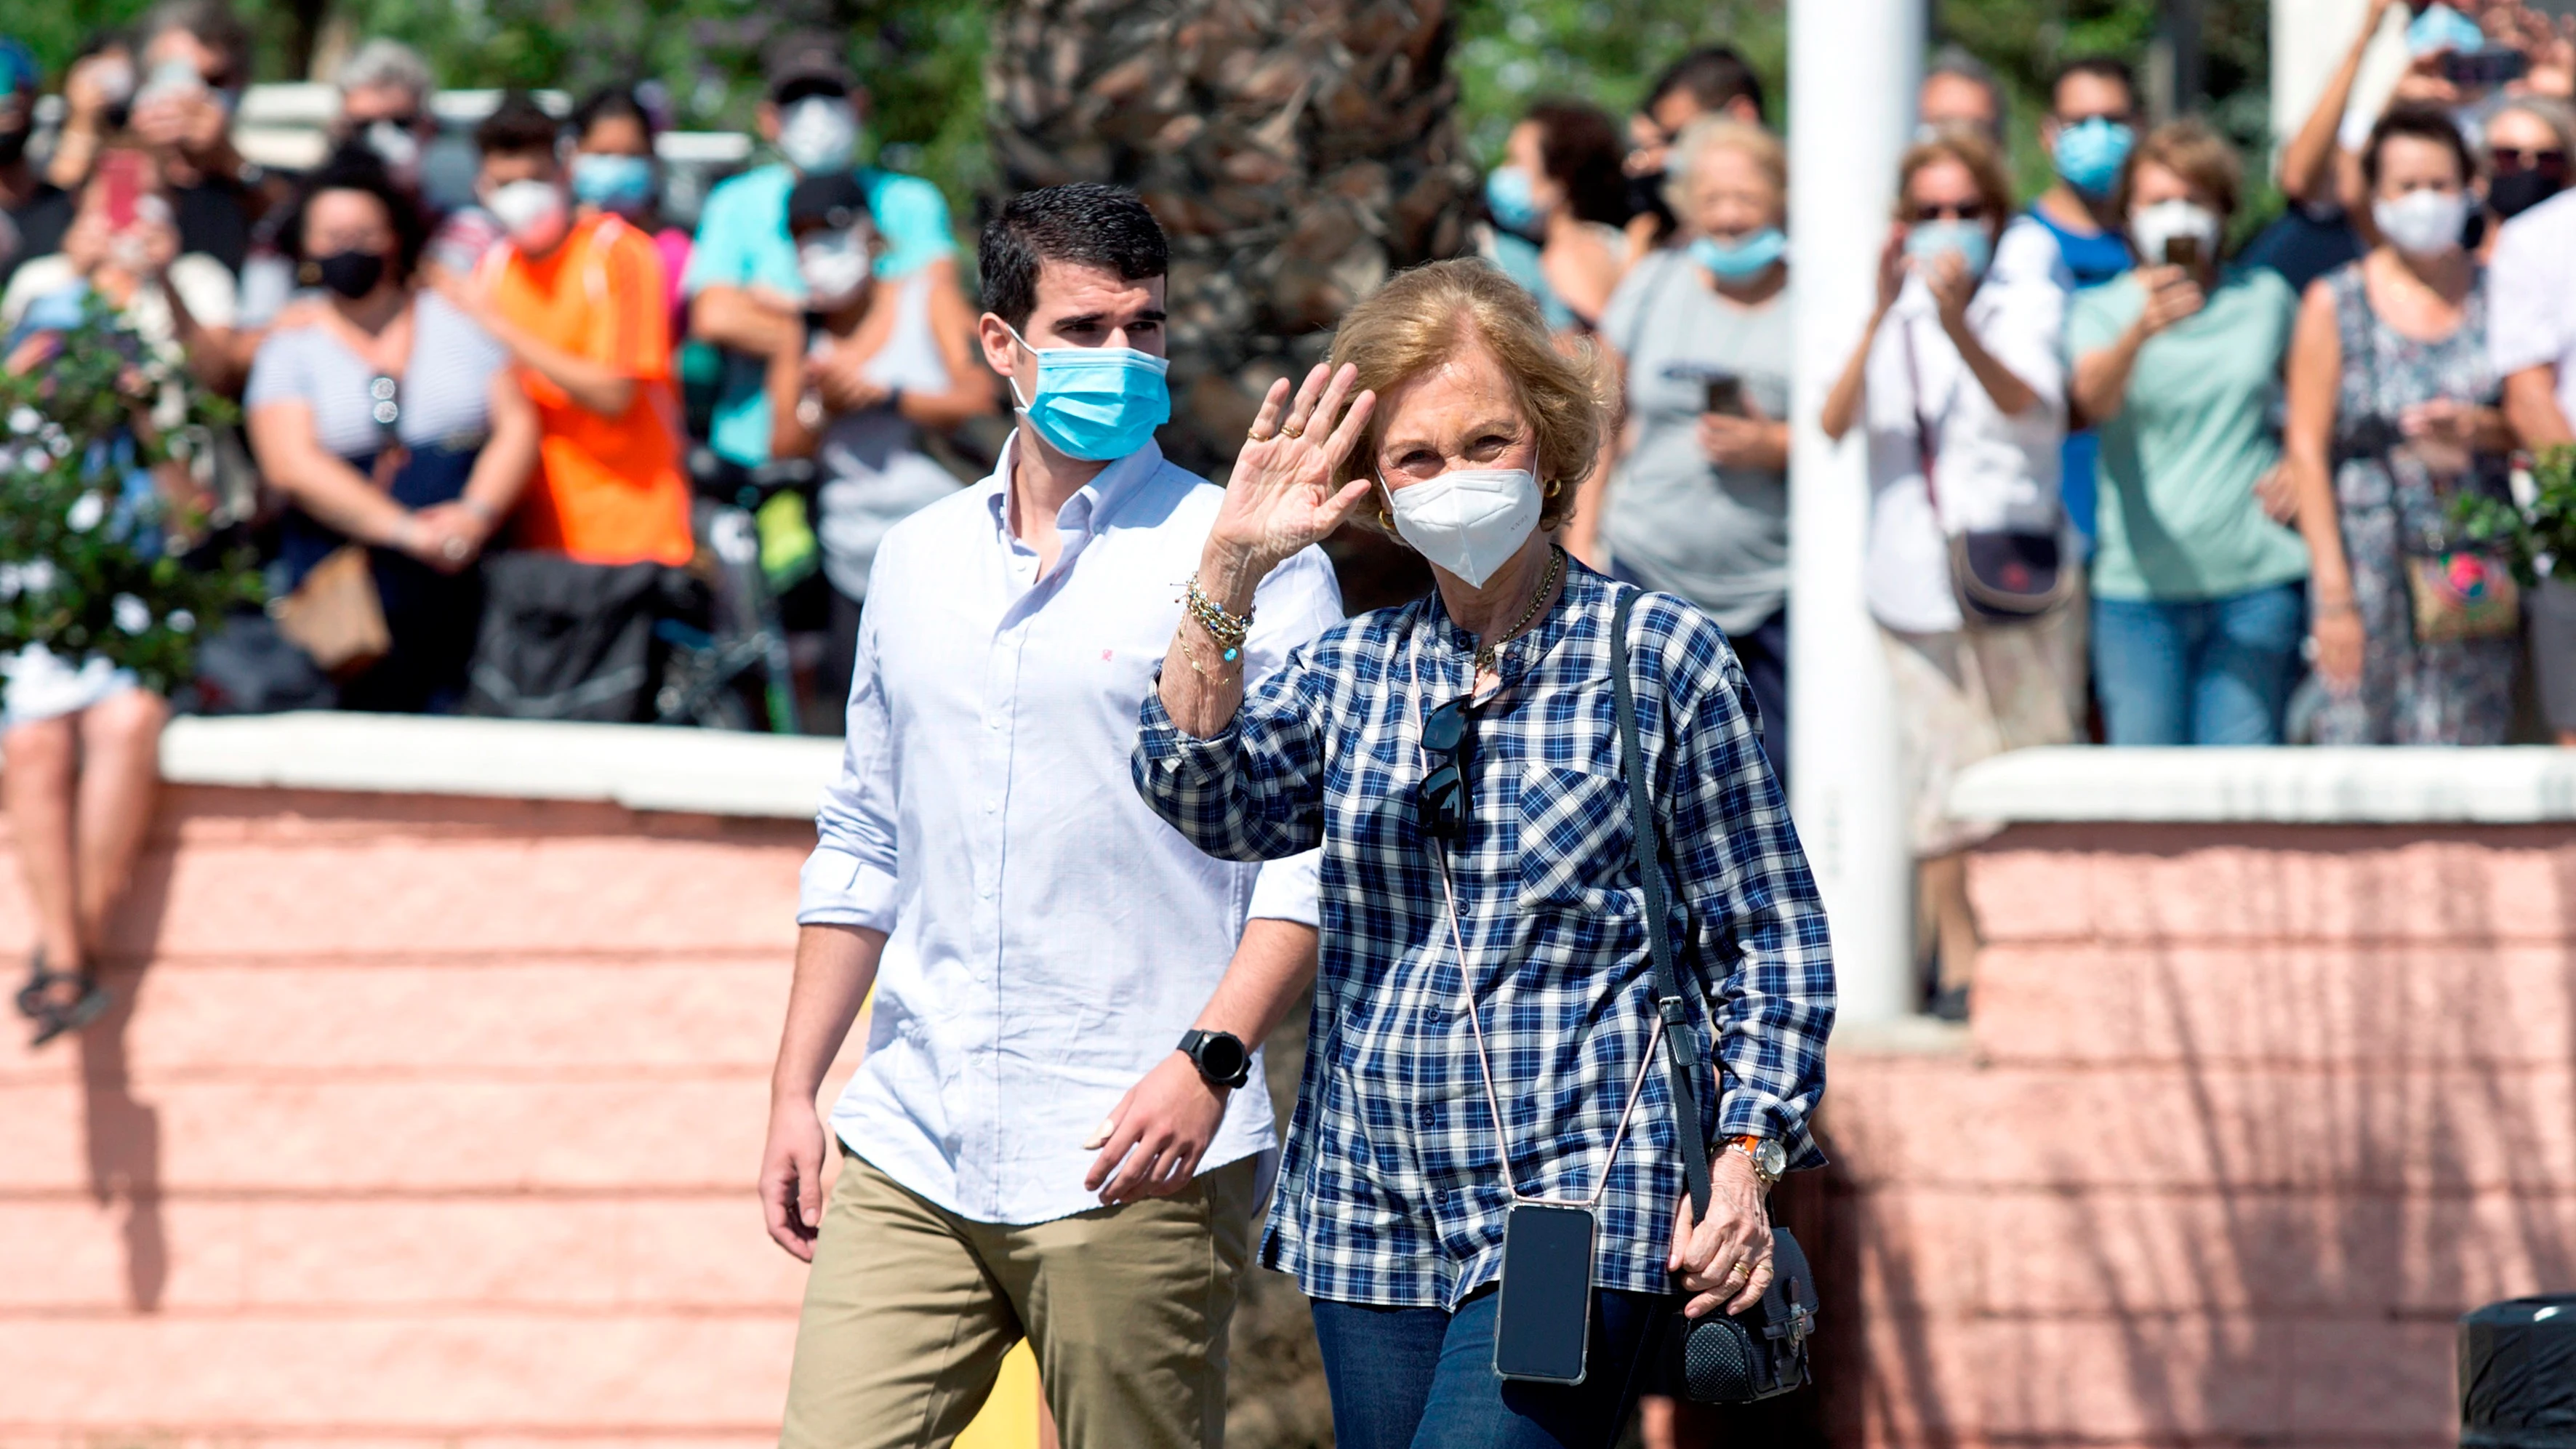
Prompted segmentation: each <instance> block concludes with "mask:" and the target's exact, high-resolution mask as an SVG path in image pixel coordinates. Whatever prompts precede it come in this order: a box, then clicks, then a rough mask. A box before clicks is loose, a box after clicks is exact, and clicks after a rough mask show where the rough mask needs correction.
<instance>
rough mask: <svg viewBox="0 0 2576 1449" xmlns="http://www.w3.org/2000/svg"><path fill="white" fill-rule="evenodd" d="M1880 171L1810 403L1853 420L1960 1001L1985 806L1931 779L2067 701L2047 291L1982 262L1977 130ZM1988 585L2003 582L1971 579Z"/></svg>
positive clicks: (2059, 404)
mask: <svg viewBox="0 0 2576 1449" xmlns="http://www.w3.org/2000/svg"><path fill="white" fill-rule="evenodd" d="M1897 175H1898V200H1897V207H1896V220H1895V222H1894V224H1893V225H1891V226H1890V227H1889V228H1888V235H1887V243H1886V245H1885V247H1884V248H1882V249H1881V251H1880V254H1879V274H1878V307H1877V311H1876V313H1875V314H1874V315H1873V316H1872V317H1871V319H1870V325H1869V326H1868V327H1867V328H1866V329H1864V330H1863V332H1862V334H1861V339H1860V342H1859V344H1858V345H1857V346H1855V347H1854V348H1853V349H1852V354H1851V359H1850V361H1848V362H1847V363H1845V364H1844V366H1843V371H1842V375H1841V376H1840V377H1839V378H1837V379H1836V380H1835V382H1834V386H1833V389H1832V391H1831V392H1830V393H1829V394H1828V395H1827V396H1826V398H1825V406H1824V410H1823V415H1822V419H1821V422H1822V425H1823V428H1824V432H1825V436H1827V437H1829V438H1833V439H1835V440H1837V441H1839V440H1840V439H1841V438H1842V437H1843V436H1844V434H1846V433H1848V432H1849V431H1850V430H1851V429H1852V428H1853V427H1855V426H1859V427H1862V428H1864V429H1865V437H1866V439H1867V443H1868V452H1869V482H1870V518H1869V555H1868V564H1867V567H1866V571H1865V579H1866V587H1867V591H1868V596H1869V608H1870V614H1871V616H1872V617H1874V618H1875V619H1876V620H1877V621H1878V626H1879V640H1880V642H1881V643H1882V644H1883V645H1884V646H1885V648H1886V652H1887V658H1888V664H1889V668H1890V671H1891V677H1892V678H1893V679H1894V681H1895V685H1896V698H1897V715H1898V718H1899V720H1900V721H1901V729H1902V732H1903V735H1902V740H1903V746H1904V749H1903V759H1904V766H1905V783H1906V793H1907V795H1908V797H1909V799H1910V801H1911V820H1912V833H1913V843H1914V854H1915V858H1916V860H1917V862H1918V865H1919V869H1920V871H1921V880H1920V885H1919V888H1918V900H1919V902H1920V906H1919V914H1920V916H1921V918H1922V919H1923V920H1924V922H1925V923H1926V924H1927V925H1928V926H1929V927H1931V929H1930V930H1929V931H1928V932H1926V934H1927V936H1928V937H1929V944H1931V945H1932V946H1933V947H1934V951H1933V961H1934V969H1933V971H1932V972H1931V980H1932V983H1933V1001H1934V1004H1935V1007H1936V1009H1937V1010H1939V1011H1941V1012H1942V1013H1943V1014H1945V1015H1953V1016H1964V1015H1965V1012H1966V1008H1967V990H1968V970H1969V967H1970V964H1971V963H1972V962H1973V961H1974V960H1975V959H1976V948H1977V935H1976V917H1975V915H1974V913H1973V912H1971V911H1970V910H1969V909H1968V881H1967V868H1966V858H1965V855H1964V852H1965V850H1966V848H1967V847H1968V846H1970V845H1973V844H1975V843H1976V842H1977V841H1979V840H1982V839H1984V838H1985V837H1986V836H1988V835H1990V834H1992V833H1993V830H1994V827H1993V826H1992V825H1991V824H1987V823H1983V822H1977V821H1964V820H1959V819H1957V818H1955V817H1953V816H1952V815H1951V814H1950V812H1949V809H1948V807H1947V804H1946V802H1947V801H1948V799H1949V787H1950V781H1951V780H1952V778H1954V777H1955V775H1956V774H1957V772H1958V771H1960V770H1963V769H1965V768H1967V767H1968V766H1970V765H1972V764H1975V763H1976V762H1977V761H1979V760H1982V759H1985V758H1987V757H1989V756H1992V755H1996V754H2000V753H2002V752H2003V751H2005V750H2015V749H2024V748H2027V747H2029V746H2032V745H2059V744H2064V743H2066V742H2067V741H2069V740H2071V739H2073V738H2074V737H2075V729H2076V725H2077V723H2078V721H2079V720H2081V719H2082V717H2083V711H2084V630H2083V618H2082V614H2081V604H2080V602H2079V601H2078V600H2077V599H2076V597H2075V595H2076V590H2075V588H2074V586H2073V585H2074V580H2075V578H2076V573H2077V570H2078V568H2079V567H2080V565H2079V564H2078V562H2077V553H2076V540H2075V537H2074V535H2073V531H2072V529H2071V528H2070V527H2069V526H2068V522H2067V518H2066V513H2065V509H2064V508H2063V506H2062V505H2061V502H2060V498H2059V491H2058V479H2059V471H2058V470H2059V466H2060V456H2061V455H2060V450H2059V445H2060V444H2061V443H2062V442H2063V440H2064V438H2065V436H2066V397H2065V393H2066V364H2065V363H2064V362H2063V361H2062V360H2061V358H2060V355H2059V350H2058V348H2059V336H2060V328H2061V325H2062V323H2063V321H2064V319H2065V315H2066V294H2065V293H2064V292H2063V291H2061V290H2060V289H2059V288H2058V287H2057V286H2056V285H2055V284H2054V283H2053V282H2052V281H2050V280H2049V279H2048V278H2047V277H2045V276H2040V275H2032V274H2030V273H2029V272H2028V271H2024V272H2022V273H2018V274H2015V275H2010V276H2005V275H1999V274H1998V273H1999V270H2000V269H1998V268H1997V267H1996V266H1995V264H1994V263H1995V257H1996V252H1997V249H1998V247H1999V245H2000V243H2001V239H2002V237H2003V235H2004V227H2005V223H2006V221H2007V220H2008V219H2009V218H2010V216H2011V207H2012V190H2011V182H2010V181H2009V180H2008V179H2007V177H2006V176H2005V173H2004V166H2003V158H2002V157H2001V156H2000V155H1999V154H1998V153H1997V152H1996V150H1995V148H1994V147H1993V146H1992V145H1990V144H1989V143H1988V142H1987V141H1986V139H1985V137H1984V136H1983V134H1981V133H1979V132H1975V131H1964V130H1959V129H1956V128H1953V129H1949V130H1944V131H1941V132H1939V133H1937V134H1935V135H1934V136H1933V138H1932V139H1931V140H1928V141H1923V142H1919V143H1917V144H1916V145H1915V146H1914V147H1913V148H1912V149H1911V150H1909V151H1907V152H1906V153H1905V157H1904V159H1903V161H1902V162H1901V163H1900V165H1899V167H1898V171H1897ZM2015 569H2019V570H2021V573H2019V574H2015V573H2014V572H2013V570H2015ZM1994 588H2001V589H2003V590H2005V591H2008V592H2011V593H2016V594H2018V595H2020V596H2021V597H2020V598H2019V599H1998V598H1996V597H1994V596H1993V595H1992V594H1991V593H1980V592H1979V591H1980V590H1981V589H1988V590H1991V589H1994Z"/></svg>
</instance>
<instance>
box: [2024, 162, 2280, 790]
mask: <svg viewBox="0 0 2576 1449" xmlns="http://www.w3.org/2000/svg"><path fill="white" fill-rule="evenodd" d="M2243 182H2244V167H2243V164H2242V163H2241V162H2240V161H2239V160H2238V159H2237V156H2236V151H2235V148H2234V147H2232V146H2230V145H2228V143H2227V142H2226V141H2225V140H2224V139H2223V138H2221V137H2220V136H2219V134H2218V133H2217V132H2216V131H2214V130H2211V129H2210V128H2209V127H2208V126H2207V125H2206V124H2204V123H2202V122H2200V121H2196V120H2183V121H2173V122H2169V123H2167V124H2165V125H2162V126H2159V127H2157V128H2156V129H2155V130H2153V131H2151V132H2149V133H2148V134H2147V135H2146V137H2145V138H2144V139H2142V140H2141V141H2139V143H2138V148H2137V150H2136V151H2134V152H2133V153H2131V154H2130V157H2129V160H2128V164H2127V166H2126V167H2125V168H2124V169H2123V170H2122V172H2121V176H2120V183H2119V189H2118V192H2117V196H2118V207H2119V212H2120V217H2121V222H2122V224H2123V225H2124V226H2126V227H2127V228H2128V231H2129V240H2130V242H2131V244H2132V245H2134V246H2135V247H2136V248H2137V252H2138V256H2139V257H2140V259H2141V264H2140V265H2139V267H2138V269H2137V270H2136V271H2134V272H2131V273H2129V274H2128V275H2127V276H2125V277H2123V278H2121V279H2120V280H2118V281H2116V282H2112V283H2110V284H2108V285H2106V286H2102V287H2097V288H2095V289H2093V290H2092V291H2089V292H2084V293H2080V294H2078V295H2077V296H2076V298H2075V300H2074V304H2073V306H2072V308H2071V309H2070V310H2069V312H2068V315H2067V323H2066V346H2067V350H2068V352H2070V353H2071V354H2073V356H2074V358H2075V375H2074V388H2073V391H2074V396H2075V404H2076V407H2077V408H2078V409H2079V410H2080V411H2081V412H2082V414H2083V416H2084V417H2086V418H2088V419H2090V420H2091V421H2092V422H2093V423H2094V425H2095V426H2096V427H2098V428H2099V429H2100V431H2101V436H2102V448H2101V460H2100V463H2099V465H2098V469H2099V471H2098V473H2097V475H2096V483H2097V485H2098V488H2099V496H2100V506H2099V512H2098V519H2099V524H2100V532H2099V533H2098V534H2097V535H2096V537H2095V541H2094V552H2093V568H2092V576H2091V581H2090V582H2091V588H2092V593H2093V624H2092V628H2093V680H2094V690H2095V693H2096V695H2097V696H2098V697H2099V699H2100V701H2101V705H2102V722H2103V728H2104V730H2105V732H2106V733H2107V734H2108V736H2109V740H2110V743H2112V744H2115V745H2271V744H2278V743H2280V742H2281V724H2282V714H2283V711H2284V709H2285V708H2286V706H2287V705H2288V702H2289V697H2290V689H2291V686H2292V685H2294V684H2295V683H2297V681H2298V674H2299V648H2300V643H2301V641H2302V640H2303V639H2304V638H2305V637H2306V634H2307V604H2306V599H2305V597H2304V595H2303V593H2302V590H2301V581H2302V580H2304V579H2305V578H2306V577H2307V575H2308V551H2307V548H2306V546H2305V545H2304V544H2302V543H2301V542H2300V540H2299V537H2298V535H2297V534H2295V533H2293V532H2291V531H2290V529H2289V528H2288V527H2286V526H2285V525H2286V524H2287V523H2288V522H2289V520H2290V518H2291V517H2292V515H2293V514H2294V513H2295V511H2296V502H2295V499H2294V497H2293V496H2292V494H2291V491H2290V488H2289V481H2288V476H2287V474H2286V473H2285V472H2283V470H2281V469H2280V468H2279V467H2278V464H2279V462H2280V457H2281V445H2280V441H2279V439H2278V438H2277V437H2276V436H2275V435H2274V433H2273V422H2272V418H2273V409H2274V405H2275V403H2276V402H2277V401H2278V399H2279V398H2280V395H2281V376H2282V366H2283V362H2284V360H2285V359H2286V358H2287V356H2288V353H2289V346H2290V331H2291V325H2292V323H2293V321H2294V320H2295V319H2296V317H2297V314H2298V306H2299V299H2298V297H2297V296H2296V295H2295V294H2294V293H2292V292H2291V290H2290V286H2289V283H2287V282H2285V281H2283V280H2282V279H2281V276H2280V274H2279V273H2278V272H2274V271H2272V270H2270V269H2268V268H2264V267H2247V266H2228V265H2224V264H2222V262H2221V259H2220V250H2219V249H2220V244H2221V242H2222V241H2223V239H2224V238H2225V237H2226V235H2227V223H2228V221H2229V219H2230V218H2231V217H2233V216H2234V214H2235V212H2236V206H2237V202H2238V199H2239V197H2240V196H2241V195H2242V190H2243Z"/></svg>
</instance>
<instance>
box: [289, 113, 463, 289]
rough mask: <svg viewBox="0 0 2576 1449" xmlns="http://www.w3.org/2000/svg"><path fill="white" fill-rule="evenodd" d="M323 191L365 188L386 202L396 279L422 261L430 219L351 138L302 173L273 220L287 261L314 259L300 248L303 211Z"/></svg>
mask: <svg viewBox="0 0 2576 1449" xmlns="http://www.w3.org/2000/svg"><path fill="white" fill-rule="evenodd" d="M326 191H361V192H365V193H366V194H367V195H369V196H372V197H374V198H375V199H376V200H377V202H378V203H379V204H381V205H382V206H383V207H384V209H385V218H386V220H387V221H389V222H390V223H391V224H392V226H393V229H394V255H393V257H392V259H391V260H392V263H393V275H394V279H395V280H397V281H408V280H410V278H411V274H412V271H413V269H414V268H416V267H418V266H419V265H420V254H421V252H422V251H424V250H426V249H427V248H428V246H429V218H428V217H427V216H425V215H423V214H422V212H421V209H420V203H419V202H418V201H417V200H416V199H414V198H413V196H412V194H411V193H410V192H408V191H406V190H404V189H403V187H402V185H401V184H400V183H399V182H397V181H395V180H394V178H393V173H392V172H390V171H387V170H386V169H385V163H384V162H383V161H381V160H378V159H377V157H376V153H375V152H373V151H370V150H368V149H367V148H366V144H365V143H364V142H361V141H352V142H350V143H348V144H347V145H344V146H342V147H341V148H340V149H339V150H338V151H336V152H334V153H332V155H331V158H330V159H329V160H327V161H325V162H323V163H322V164H321V165H320V166H319V167H317V168H315V169H314V170H312V171H310V172H308V173H306V174H305V177H304V181H303V184H302V185H300V186H298V187H296V189H295V196H294V199H293V200H291V201H289V202H288V203H287V205H286V214H285V215H283V216H281V217H279V218H278V222H277V247H278V250H279V251H281V252H284V253H285V254H286V258H287V260H289V261H292V262H305V261H311V260H314V259H313V258H311V257H308V256H306V255H305V252H304V214H305V212H307V211H308V210H310V209H311V208H312V205H313V198H315V197H317V196H319V195H321V194H322V193H323V192H326Z"/></svg>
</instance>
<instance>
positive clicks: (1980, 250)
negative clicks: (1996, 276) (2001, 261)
mask: <svg viewBox="0 0 2576 1449" xmlns="http://www.w3.org/2000/svg"><path fill="white" fill-rule="evenodd" d="M1944 252H1957V253H1958V254H1959V256H1960V258H1961V259H1962V260H1964V261H1965V262H1967V264H1968V275H1969V276H1972V277H1982V276H1984V275H1985V274H1986V268H1987V266H1988V265H1990V264H1991V263H1992V262H1993V261H1994V259H1995V243H1994V239H1993V238H1992V237H1989V236H1987V235H1986V228H1985V223H1983V222H1975V221H1918V222H1916V223H1915V224H1914V225H1913V226H1911V227H1909V228H1908V229H1907V230H1906V233H1905V254H1906V255H1907V256H1909V257H1912V258H1913V259H1914V262H1915V265H1916V266H1918V267H1929V266H1931V265H1932V263H1933V262H1934V261H1935V260H1936V259H1937V258H1939V257H1940V256H1941V254H1942V253H1944Z"/></svg>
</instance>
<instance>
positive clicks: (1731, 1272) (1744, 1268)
mask: <svg viewBox="0 0 2576 1449" xmlns="http://www.w3.org/2000/svg"><path fill="white" fill-rule="evenodd" d="M1752 1276H1753V1265H1752V1264H1750V1263H1747V1262H1745V1261H1744V1260H1743V1259H1741V1258H1738V1259H1736V1260H1735V1266H1734V1267H1732V1268H1730V1269H1728V1270H1727V1272H1726V1281H1727V1282H1729V1283H1732V1282H1734V1281H1735V1280H1736V1279H1738V1278H1750V1277H1752Z"/></svg>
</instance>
